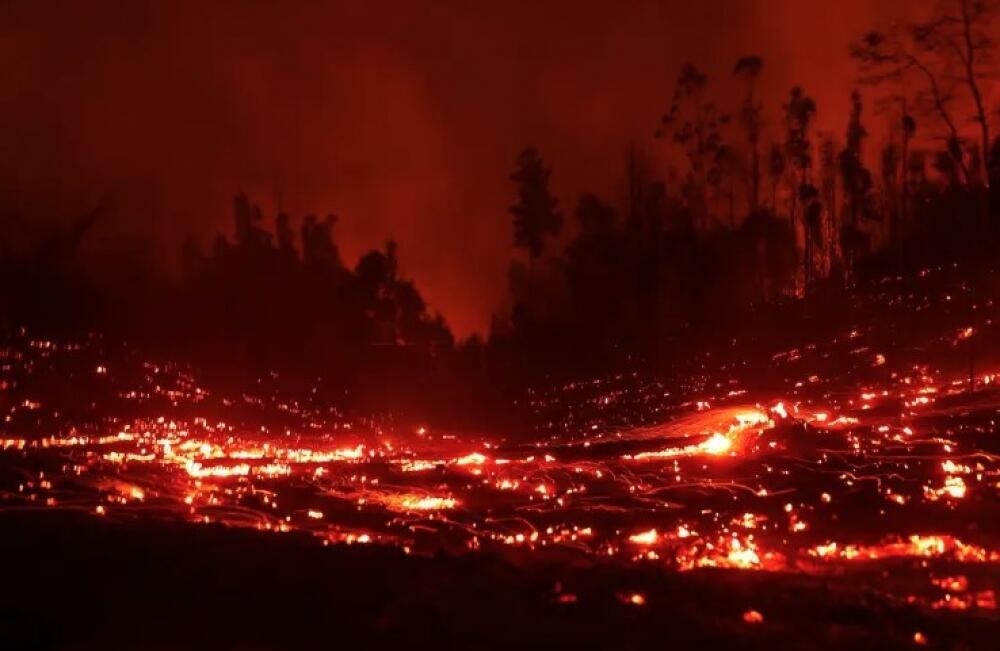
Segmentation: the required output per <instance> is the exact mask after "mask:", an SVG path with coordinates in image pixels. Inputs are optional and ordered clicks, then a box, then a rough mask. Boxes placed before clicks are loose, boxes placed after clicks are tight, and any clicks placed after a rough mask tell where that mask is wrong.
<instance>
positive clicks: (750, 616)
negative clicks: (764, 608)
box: [743, 610, 764, 624]
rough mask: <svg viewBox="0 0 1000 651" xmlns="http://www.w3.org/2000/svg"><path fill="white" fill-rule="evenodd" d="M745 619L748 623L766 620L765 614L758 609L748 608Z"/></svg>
mask: <svg viewBox="0 0 1000 651" xmlns="http://www.w3.org/2000/svg"><path fill="white" fill-rule="evenodd" d="M743 621H744V622H746V623H747V624H760V623H761V622H763V621H764V616H763V615H761V614H760V613H759V612H758V611H756V610H748V611H746V612H745V613H743Z"/></svg>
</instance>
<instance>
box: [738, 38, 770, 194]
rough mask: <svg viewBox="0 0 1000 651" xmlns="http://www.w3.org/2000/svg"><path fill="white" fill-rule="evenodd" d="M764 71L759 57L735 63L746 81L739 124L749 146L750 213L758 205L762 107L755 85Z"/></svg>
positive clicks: (751, 57)
mask: <svg viewBox="0 0 1000 651" xmlns="http://www.w3.org/2000/svg"><path fill="white" fill-rule="evenodd" d="M763 69H764V60H763V59H761V58H760V57H759V56H746V57H742V58H741V59H739V60H738V61H737V62H736V66H735V68H734V72H735V74H737V75H739V76H741V77H743V78H745V79H746V80H747V94H746V97H745V98H744V100H743V105H742V106H741V107H740V124H741V125H742V126H743V129H744V130H745V131H746V134H747V143H748V144H749V145H750V212H755V211H756V210H757V208H758V207H759V205H760V152H759V151H758V148H759V144H760V131H761V126H762V124H761V114H762V113H763V107H762V104H761V102H760V99H759V98H758V97H757V83H758V79H759V78H760V73H761V71H762V70H763Z"/></svg>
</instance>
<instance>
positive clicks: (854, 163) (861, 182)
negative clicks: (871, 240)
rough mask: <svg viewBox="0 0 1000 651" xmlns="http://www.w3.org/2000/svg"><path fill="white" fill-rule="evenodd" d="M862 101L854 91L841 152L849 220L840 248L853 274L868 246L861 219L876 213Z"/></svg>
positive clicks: (849, 271)
mask: <svg viewBox="0 0 1000 651" xmlns="http://www.w3.org/2000/svg"><path fill="white" fill-rule="evenodd" d="M862 110H863V104H862V102H861V93H859V92H858V91H856V90H855V91H854V92H853V93H852V94H851V114H850V119H849V120H848V123H847V134H846V142H847V145H846V146H845V147H844V150H843V151H842V152H840V175H841V182H842V184H843V188H844V202H845V206H844V210H845V214H846V216H847V220H846V221H845V223H844V225H843V226H842V228H841V236H840V240H841V247H842V248H843V250H844V255H845V257H846V258H847V271H848V273H851V272H852V271H853V269H854V262H855V261H856V260H857V258H858V257H859V256H860V255H862V254H863V253H864V252H865V251H866V250H867V248H868V238H867V236H866V235H865V233H864V232H863V231H862V230H861V228H860V221H861V220H862V219H867V218H869V217H871V216H872V214H873V207H872V190H873V189H874V182H873V180H872V174H871V172H870V171H868V169H867V168H866V167H865V165H864V156H863V145H864V141H865V138H867V137H868V131H867V130H866V129H865V127H864V125H863V124H862V123H861V115H862Z"/></svg>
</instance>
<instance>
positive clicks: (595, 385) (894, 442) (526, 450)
mask: <svg viewBox="0 0 1000 651" xmlns="http://www.w3.org/2000/svg"><path fill="white" fill-rule="evenodd" d="M947 272H948V270H942V269H929V270H927V271H925V272H924V273H923V274H921V275H920V276H919V277H918V278H915V279H911V280H909V281H906V282H903V281H901V280H889V281H886V282H884V283H881V285H880V286H879V287H877V288H876V289H875V290H872V291H870V292H868V293H866V296H867V298H866V299H864V300H866V301H868V304H867V305H865V304H861V303H859V305H858V307H857V310H856V313H851V314H845V315H844V317H843V319H842V320H843V324H842V326H843V327H840V326H841V324H840V323H838V324H836V325H835V326H833V327H830V328H829V329H828V332H829V333H832V334H827V335H824V336H822V337H819V338H817V339H815V340H812V341H807V342H804V343H802V342H797V343H798V344H800V345H795V346H793V347H786V348H781V349H776V350H771V351H769V352H768V353H767V354H766V355H763V354H755V355H753V356H743V355H742V354H741V351H742V350H743V348H742V347H741V346H740V345H739V342H735V345H732V346H730V347H728V348H727V349H722V350H720V349H714V350H712V351H710V352H709V351H706V352H704V353H703V354H700V355H696V356H693V357H692V358H690V359H688V360H686V361H685V362H684V363H683V364H679V365H678V367H677V368H676V369H674V370H673V371H672V372H671V373H670V374H669V378H670V379H669V380H665V379H663V377H662V376H657V377H653V376H650V375H649V374H646V373H639V372H632V373H622V374H618V375H609V376H606V377H600V378H589V379H584V380H579V381H576V382H570V383H564V384H559V385H553V386H546V387H542V388H537V389H535V390H533V391H531V392H529V393H528V395H527V396H526V398H525V400H526V403H527V404H525V405H522V406H523V407H527V408H529V409H530V410H531V411H532V412H533V414H534V416H535V421H536V423H537V426H536V427H535V428H534V430H533V431H532V432H531V433H530V434H529V435H525V434H521V433H517V432H515V433H504V432H470V431H439V430H438V429H436V428H435V427H433V426H430V425H419V424H409V423H406V422H405V421H403V420H399V419H393V418H388V417H377V418H376V417H359V416H357V415H354V414H350V413H345V412H342V411H341V410H339V409H338V408H337V406H336V405H332V404H330V402H329V401H328V400H326V399H320V398H318V397H317V396H318V395H320V392H319V391H309V390H306V391H291V390H287V389H283V388H282V382H281V378H280V377H279V376H271V377H269V378H266V379H262V380H261V381H259V382H257V383H256V389H255V390H254V391H245V392H243V393H242V394H235V395H229V394H227V393H225V392H223V391H221V390H217V389H215V388H213V387H211V386H203V385H202V383H201V380H200V379H199V376H198V373H197V370H196V369H191V368H188V367H185V366H183V365H179V364H172V363H162V362H156V363H154V362H150V361H145V360H144V359H143V358H142V356H141V355H140V354H139V353H138V352H137V351H134V350H132V349H130V348H128V347H125V346H121V345H117V344H112V343H110V342H107V341H104V340H103V339H101V338H99V337H96V336H92V337H87V338H85V339H82V340H80V341H48V340H43V339H39V338H36V337H33V336H32V334H31V333H27V332H24V333H20V334H19V335H17V336H13V337H11V338H10V339H9V340H8V342H7V343H6V345H5V347H4V349H3V353H2V354H3V368H2V372H3V373H2V378H0V388H2V392H0V396H2V400H3V408H4V412H5V413H4V415H3V418H4V422H3V429H2V432H3V434H2V437H0V447H2V452H0V511H2V512H0V521H2V522H4V523H5V530H6V532H7V533H6V535H5V536H4V537H3V539H4V542H3V553H4V554H5V559H7V562H8V563H9V564H10V565H11V566H12V568H13V571H12V580H11V582H10V583H9V588H8V589H7V590H5V596H4V605H3V610H4V611H5V612H6V613H8V615H7V616H6V617H5V621H3V622H2V624H0V633H2V634H5V635H11V636H14V639H15V640H17V641H19V643H21V644H22V645H28V644H37V645H40V646H56V647H59V646H67V647H71V648H99V647H104V646H107V645H109V644H110V645H127V646H135V645H136V644H137V643H136V640H146V641H147V642H148V644H149V645H150V646H157V645H158V646H157V648H161V647H163V646H166V647H173V646H178V645H179V646H190V645H195V646H197V645H204V646H209V647H212V648H219V646H226V645H228V644H232V645H236V646H240V645H241V644H245V643H247V642H248V641H249V640H255V641H256V643H257V644H258V645H262V646H264V647H265V648H272V647H279V648H280V647H285V646H306V645H308V644H309V643H310V642H311V641H316V640H324V639H338V640H348V641H353V642H356V643H360V644H377V643H383V644H401V643H403V642H404V641H410V642H413V641H418V642H422V643H426V644H431V643H433V644H436V645H438V646H452V645H458V646H502V645H505V644H507V645H509V644H534V643H537V644H552V643H560V642H561V643H576V644H582V643H588V642H589V643H593V642H599V643H603V644H609V645H611V644H613V645H615V646H619V647H622V646H624V647H632V646H636V647H637V646H640V645H641V644H643V643H644V642H645V641H655V640H659V641H665V640H676V641H678V642H681V643H685V644H699V643H707V642H711V641H717V642H726V643H729V644H733V645H746V646H765V645H768V644H773V643H774V641H775V640H778V639H781V640H788V639H793V640H799V641H800V643H801V644H802V645H803V646H815V645H826V646H830V647H839V646H850V645H856V644H872V643H878V644H882V645H884V646H898V647H901V648H905V647H912V646H915V645H916V646H921V645H930V646H937V645H941V646H945V647H951V646H973V647H976V646H984V645H986V644H987V643H988V641H989V640H991V639H995V638H994V637H993V636H995V635H996V633H997V630H998V626H997V619H996V618H997V616H998V613H997V605H996V599H997V591H998V590H1000V524H998V523H1000V518H998V515H1000V439H998V437H997V434H996V432H997V425H996V420H997V418H998V417H1000V389H996V388H994V384H995V382H996V381H997V380H998V379H1000V376H995V375H994V371H998V372H1000V364H998V365H996V368H992V367H991V366H990V362H989V359H988V358H987V357H984V356H983V355H982V354H981V353H980V354H974V353H975V350H976V349H975V348H973V346H974V345H975V344H976V342H979V344H978V345H979V346H980V349H982V348H984V346H985V343H983V342H989V341H993V340H995V336H996V327H995V325H994V323H993V318H992V316H993V313H994V309H993V305H992V302H991V301H989V300H985V299H983V298H982V297H981V296H980V298H979V299H978V301H977V300H974V299H973V298H972V295H971V292H970V291H969V289H968V287H966V286H965V285H964V284H963V283H962V282H961V281H956V280H954V279H953V278H952V277H951V275H950V274H949V273H947ZM859 300H860V299H859ZM858 314H864V315H866V316H865V317H864V318H861V317H858V316H857V315H858ZM893 324H895V325H893ZM900 324H903V325H900ZM903 333H905V335H904V334H903ZM971 360H976V363H975V364H974V365H971V367H970V361H971ZM973 383H974V385H973ZM89 595H94V596H95V598H91V597H90V596H89ZM449 613H454V614H449ZM245 615H251V616H252V620H251V621H252V622H253V624H250V625H244V624H240V623H238V622H237V620H243V619H244V616H245ZM164 617H166V619H164ZM326 617H329V618H330V621H331V622H336V623H337V624H336V626H335V625H334V624H333V623H331V624H328V625H321V624H320V622H322V621H324V618H326ZM149 618H152V620H150V619H149ZM181 619H184V623H181V622H180V621H179V620H181ZM174 620H178V621H177V624H176V625H174V624H172V623H171V624H168V623H169V622H173V621H174ZM150 621H155V622H156V623H155V625H152V626H150V625H149V623H150ZM598 624H601V626H600V627H598ZM244 626H249V628H244ZM341 627H345V629H346V630H347V632H346V633H341ZM668 627H669V628H668Z"/></svg>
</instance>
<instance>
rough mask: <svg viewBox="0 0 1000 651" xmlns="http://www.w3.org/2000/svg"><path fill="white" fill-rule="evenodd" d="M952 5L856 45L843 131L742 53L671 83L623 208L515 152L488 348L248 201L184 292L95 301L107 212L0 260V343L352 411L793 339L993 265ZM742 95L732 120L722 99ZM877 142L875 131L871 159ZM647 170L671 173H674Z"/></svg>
mask: <svg viewBox="0 0 1000 651" xmlns="http://www.w3.org/2000/svg"><path fill="white" fill-rule="evenodd" d="M948 6H949V7H952V9H951V10H948V9H941V10H940V11H939V13H938V14H936V15H934V16H932V17H931V18H930V19H928V20H927V21H926V22H920V23H910V24H903V25H899V26H897V27H896V28H894V30H893V31H890V32H871V33H869V34H865V35H862V36H861V37H859V38H858V40H857V41H856V42H855V43H853V44H852V45H851V47H850V55H851V56H852V57H853V58H854V60H855V61H856V62H857V65H858V70H859V85H858V88H856V89H854V90H851V89H847V90H846V92H848V93H850V97H851V109H850V112H849V114H848V115H845V116H844V121H843V129H842V131H841V132H839V133H830V132H819V131H817V129H816V128H815V126H814V122H815V117H816V115H817V113H818V112H819V111H822V110H823V107H821V106H817V104H816V102H815V101H814V100H813V99H812V98H811V97H810V95H809V91H808V84H807V83H804V84H802V85H799V86H795V87H793V88H791V89H790V90H789V91H788V94H787V96H786V97H785V98H784V100H783V101H781V102H780V103H778V104H776V103H768V102H765V100H764V98H762V97H761V94H760V92H759V88H758V86H759V82H760V79H761V78H762V76H763V75H766V74H767V62H766V61H765V60H763V59H762V58H761V57H759V56H755V55H748V56H745V57H742V58H740V59H739V60H737V61H736V62H734V65H733V68H732V75H731V76H729V77H728V78H724V79H710V78H709V77H708V75H707V74H705V73H704V72H703V71H701V70H699V69H698V68H697V67H696V66H694V65H691V64H689V65H685V66H683V67H682V69H681V70H680V71H679V73H678V75H677V78H676V79H675V80H673V82H672V83H673V94H672V100H671V102H670V104H669V106H667V107H665V110H664V112H663V116H662V119H661V120H660V122H659V124H655V125H650V135H651V136H655V137H654V138H652V139H651V141H650V143H647V144H646V145H645V146H639V145H632V146H629V147H628V148H627V150H626V152H625V156H624V157H623V159H624V160H623V166H622V171H621V178H620V185H621V186H622V187H623V188H624V192H623V193H622V195H623V196H622V198H614V199H612V198H608V197H601V196H598V195H596V194H593V193H584V194H583V195H582V196H579V197H577V198H569V199H567V198H557V197H556V196H554V194H553V191H552V189H551V187H550V180H551V175H552V174H553V173H554V172H553V170H555V173H557V172H558V165H557V164H554V165H552V164H550V161H548V160H546V159H545V157H544V153H543V152H541V151H539V150H538V149H536V148H534V147H526V148H524V149H523V151H522V152H521V153H520V154H519V155H517V156H516V157H514V160H513V161H512V162H513V165H512V171H511V175H510V179H509V180H510V186H511V196H512V203H511V205H510V207H509V209H508V213H509V217H510V220H511V243H512V245H513V247H514V254H513V260H512V262H511V265H510V268H509V273H508V286H509V292H508V293H509V296H508V300H507V301H506V302H505V303H504V305H501V306H497V311H496V313H495V315H494V318H493V323H492V327H491V329H490V332H488V333H486V334H485V335H484V336H480V335H474V336H473V337H471V338H469V339H467V340H465V341H460V342H456V340H455V338H454V337H453V335H452V333H451V332H450V331H449V328H448V326H447V324H446V322H445V319H444V317H443V316H442V315H441V314H438V313H436V312H434V311H433V310H432V308H431V307H430V306H428V305H427V303H426V302H425V300H424V298H423V297H422V295H421V293H420V291H419V289H418V288H417V286H416V284H415V283H414V282H413V281H412V280H410V279H407V278H406V276H405V273H404V270H401V269H400V268H399V263H398V255H397V254H398V249H397V247H398V245H397V243H396V242H394V241H388V242H386V243H385V245H384V247H383V248H381V249H378V250H373V251H371V252H369V253H367V254H365V255H363V256H362V257H361V258H360V259H359V260H358V261H357V262H356V263H354V264H353V265H352V264H350V263H348V262H347V261H345V260H344V259H343V258H342V256H341V254H340V252H339V249H338V246H337V238H336V226H337V222H338V218H337V217H336V216H334V215H327V216H325V217H322V218H321V217H319V216H317V215H313V214H310V215H306V216H304V217H303V218H301V220H298V221H296V220H295V219H294V218H293V217H292V216H291V215H289V214H287V213H285V212H284V211H282V210H280V209H279V211H278V214H276V215H274V216H273V217H265V215H264V214H263V213H262V210H261V209H260V207H259V206H258V205H257V204H255V203H254V202H253V200H252V198H250V197H248V196H246V195H244V194H242V193H240V194H237V195H236V197H235V199H234V203H233V215H232V217H233V227H232V232H231V233H229V234H228V235H220V236H219V237H218V238H217V239H216V240H215V241H214V242H213V243H212V244H211V246H210V247H208V248H207V249H206V248H205V247H202V246H200V245H199V243H198V242H197V241H195V240H193V239H192V240H190V241H188V242H187V243H186V244H185V246H184V249H183V270H182V272H181V273H180V274H179V276H177V277H169V278H168V277H161V276H153V275H149V274H140V273H137V274H136V275H135V277H132V278H128V279H125V281H124V282H123V283H122V289H118V290H114V291H112V290H107V289H106V288H98V287H97V286H95V285H93V284H91V283H88V281H87V280H86V279H85V276H84V275H83V274H81V273H80V263H79V261H78V260H77V259H76V255H75V252H76V249H77V248H78V246H79V243H80V242H81V241H82V240H83V239H84V238H85V237H86V236H87V234H88V232H89V231H90V230H91V229H93V228H99V227H100V222H101V215H102V212H103V207H102V208H98V209H96V210H94V211H92V212H90V213H88V214H86V215H85V216H83V217H81V218H80V219H78V220H76V221H75V222H74V223H73V225H72V226H71V227H70V228H69V229H68V230H67V232H64V233H59V234H57V235H54V236H51V237H48V238H40V239H39V240H38V241H36V242H33V243H32V245H31V246H30V247H28V250H26V251H25V250H20V251H15V250H14V249H13V248H12V247H7V246H5V247H3V250H0V254H2V270H0V273H2V276H3V286H4V291H3V296H2V301H3V315H4V319H3V326H4V327H5V328H6V329H8V330H11V329H14V328H17V327H20V326H26V327H28V328H29V329H32V330H34V331H38V332H52V331H54V332H62V333H76V334H79V333H85V332H92V331H96V332H102V333H106V334H107V335H109V336H114V337H121V338H123V339H125V340H128V341H133V342H137V343H141V344H143V345H145V346H149V347H152V349H154V350H161V351H163V352H164V353H166V354H171V355H176V356H179V357H182V358H186V359H190V360H192V361H195V362H198V363H201V364H203V365H205V367H206V368H208V369H216V370H218V372H220V373H221V374H224V375H228V376H230V377H232V378H234V379H242V380H246V381H252V379H253V378H259V377H262V376H266V375H267V374H278V373H280V374H282V375H283V376H285V377H290V378H301V379H303V381H315V379H316V378H317V377H322V378H323V382H324V383H325V386H326V388H327V389H328V390H330V391H333V392H342V393H344V392H346V394H349V395H351V396H353V397H354V398H355V399H357V400H359V401H364V400H365V399H367V398H368V397H370V398H371V399H372V400H374V401H376V402H377V401H378V400H379V399H385V397H386V396H391V401H390V402H391V404H392V405H393V406H399V407H407V406H409V407H412V406H414V405H417V404H419V405H424V406H427V405H431V406H432V407H430V408H434V406H436V407H440V408H446V407H445V406H448V407H447V408H450V409H455V410H460V409H462V408H470V405H479V404H482V403H483V401H488V400H489V398H488V397H486V396H490V395H493V394H495V393H503V392H504V390H505V388H507V387H511V386H523V385H524V383H526V382H531V381H533V380H535V379H537V378H539V377H542V376H549V377H551V376H560V375H566V376H570V375H572V374H574V373H580V372H593V371H600V370H607V369H612V368H616V367H617V366H620V365H622V364H624V363H625V362H626V360H629V362H628V363H635V362H636V360H643V361H647V362H652V363H658V362H659V361H662V360H664V359H670V358H675V357H677V356H680V355H683V354H684V351H685V350H688V349H690V346H691V345H692V342H693V341H695V340H698V339H710V338H711V337H713V336H714V337H717V338H724V337H726V336H729V334H731V333H732V332H733V331H736V330H741V331H742V332H747V331H750V330H751V329H752V328H754V327H756V328H758V329H759V330H760V331H761V332H764V331H767V330H768V329H775V328H779V329H780V328H783V329H786V330H789V329H794V328H797V327H802V324H801V323H800V322H799V321H796V319H797V318H800V317H801V315H803V314H808V315H811V316H812V318H813V319H814V320H815V319H820V318H822V315H823V314H825V313H830V312H832V311H834V310H838V309H843V308H845V306H849V304H850V301H851V298H850V297H851V291H853V290H854V289H856V288H858V287H861V286H863V285H864V284H865V283H867V282H871V281H877V280H878V279H879V278H882V277H885V276H887V275H901V276H905V275H907V274H912V273H915V272H918V271H919V270H921V269H923V268H926V267H927V266H929V265H940V264H950V263H952V262H953V261H955V260H962V261H963V264H966V265H968V266H969V267H977V266H988V265H990V264H991V263H992V259H993V252H994V251H995V248H996V245H997V243H998V239H1000V190H998V188H1000V138H998V137H994V136H992V134H991V132H990V119H991V117H992V116H991V113H990V111H989V109H988V107H987V106H986V101H985V100H984V97H986V96H987V86H988V85H989V84H990V81H989V80H990V79H991V78H992V73H993V66H992V55H993V53H994V50H995V43H994V42H993V39H992V37H991V27H992V23H993V20H994V18H995V11H996V10H995V8H994V7H993V5H988V4H986V3H981V2H959V3H953V4H952V5H948ZM806 81H807V80H806ZM734 86H735V87H737V88H739V89H740V92H739V96H740V97H742V100H741V101H740V102H738V103H737V104H736V105H735V106H721V105H719V104H718V103H717V102H716V101H715V100H714V97H716V96H721V95H724V94H723V93H719V92H717V91H718V90H719V89H720V88H731V87H734ZM876 120H878V121H884V122H887V123H888V124H889V125H890V128H889V129H888V132H887V134H886V136H885V138H884V139H883V140H882V141H881V142H873V141H872V138H871V137H870V136H869V128H868V125H870V124H871V123H872V122H873V121H876ZM969 124H971V125H972V126H973V128H972V129H967V128H966V125H969ZM652 148H662V149H663V150H664V151H667V152H669V154H668V156H667V158H668V159H669V160H670V162H671V163H670V165H669V166H668V167H667V169H660V168H659V167H657V166H656V165H654V164H653V163H652V162H651V161H652V158H653V157H652V156H650V155H649V151H650V150H651V149H652ZM872 161H877V163H873V162H872ZM9 228H10V227H9V225H7V226H5V228H4V230H9ZM0 235H4V234H3V233H2V232H0ZM3 239H4V240H6V239H9V238H8V237H4V238H3ZM446 242H447V243H446ZM402 246H405V242H404V243H402ZM449 246H456V244H455V243H452V242H450V240H447V239H446V238H443V239H442V252H441V254H442V255H447V254H448V251H447V247H449ZM796 315H798V316H796Z"/></svg>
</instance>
